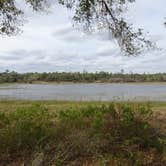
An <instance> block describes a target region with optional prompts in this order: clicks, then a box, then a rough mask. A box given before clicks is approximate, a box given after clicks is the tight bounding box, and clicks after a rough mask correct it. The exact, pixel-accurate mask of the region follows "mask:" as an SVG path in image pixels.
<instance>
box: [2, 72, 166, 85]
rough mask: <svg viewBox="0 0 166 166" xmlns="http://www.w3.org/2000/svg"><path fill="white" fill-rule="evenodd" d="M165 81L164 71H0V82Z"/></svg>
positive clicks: (165, 74)
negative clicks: (152, 72) (140, 72)
mask: <svg viewBox="0 0 166 166" xmlns="http://www.w3.org/2000/svg"><path fill="white" fill-rule="evenodd" d="M38 81H39V82H40V81H44V82H82V83H83V82H86V83H91V82H110V83H114V82H165V81H166V73H156V74H134V73H130V74H124V73H123V72H121V73H109V72H96V73H88V72H82V73H81V72H51V73H46V72H44V73H17V72H14V71H12V72H9V71H5V72H1V73H0V83H12V82H13V83H16V82H18V83H19V82H20V83H33V82H38Z"/></svg>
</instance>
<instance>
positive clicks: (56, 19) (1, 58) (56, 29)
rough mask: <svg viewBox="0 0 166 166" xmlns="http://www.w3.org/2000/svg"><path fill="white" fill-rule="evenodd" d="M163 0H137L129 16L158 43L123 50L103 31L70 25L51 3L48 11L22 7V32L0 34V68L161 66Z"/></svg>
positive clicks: (165, 38) (165, 42) (140, 69)
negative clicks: (125, 52) (149, 47)
mask: <svg viewBox="0 0 166 166" xmlns="http://www.w3.org/2000/svg"><path fill="white" fill-rule="evenodd" d="M165 7H166V0H158V1H154V0H136V3H134V4H132V5H130V6H129V11H128V13H127V16H128V20H129V22H131V23H133V24H134V26H135V28H140V27H141V28H144V31H145V32H148V38H150V39H151V40H152V41H154V42H155V43H156V44H157V47H159V48H160V49H156V50H151V51H148V52H144V53H142V54H141V55H139V56H133V57H127V56H124V55H123V54H122V53H121V52H120V49H119V47H118V45H117V44H116V42H115V41H114V40H111V39H110V37H109V34H108V33H107V32H93V33H92V34H90V33H88V34H87V33H84V32H82V31H81V30H78V29H76V28H74V27H73V26H72V24H73V22H72V12H71V11H69V10H67V9H65V8H64V7H62V6H60V5H58V4H55V5H53V6H52V7H51V8H50V9H49V12H48V13H47V14H45V13H33V12H32V11H31V10H30V9H28V8H25V10H26V12H25V19H26V20H27V21H26V22H25V24H24V26H23V27H22V30H23V32H22V33H21V34H19V35H16V36H12V37H5V36H0V72H2V71H5V70H6V69H8V70H10V71H13V70H14V71H16V72H21V73H24V72H54V71H59V72H61V71H66V72H68V71H71V72H75V71H80V72H82V71H88V72H96V71H107V72H119V71H120V70H121V69H124V71H125V72H134V73H144V72H145V73H158V72H166V28H165V27H164V26H163V22H164V17H166V8H165Z"/></svg>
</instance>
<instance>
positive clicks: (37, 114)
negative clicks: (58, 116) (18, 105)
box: [0, 105, 54, 152]
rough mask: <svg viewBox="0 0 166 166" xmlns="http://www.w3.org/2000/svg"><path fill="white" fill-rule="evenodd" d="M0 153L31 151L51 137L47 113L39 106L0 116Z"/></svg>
mask: <svg viewBox="0 0 166 166" xmlns="http://www.w3.org/2000/svg"><path fill="white" fill-rule="evenodd" d="M0 123H2V124H3V125H1V126H2V127H1V128H0V144H1V148H0V152H7V151H8V152H15V151H20V150H24V149H29V150H33V149H35V147H37V146H40V145H43V144H44V143H46V141H48V140H49V139H50V137H52V136H53V134H54V131H53V130H52V129H51V128H50V126H51V125H53V124H52V122H51V117H50V115H49V113H48V111H47V110H46V109H45V108H43V107H41V106H40V105H33V106H32V107H30V108H22V109H18V110H17V111H14V112H11V113H9V114H1V115H0Z"/></svg>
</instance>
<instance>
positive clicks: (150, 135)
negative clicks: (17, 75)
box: [0, 101, 166, 166]
mask: <svg viewBox="0 0 166 166" xmlns="http://www.w3.org/2000/svg"><path fill="white" fill-rule="evenodd" d="M165 106H166V104H165V103H108V102H105V103H101V102H54V101H47V102H27V101H1V103H0V165H2V166H5V165H10V166H11V165H18V166H20V165H22V164H25V165H35V166H38V165H44V166H63V165H64V166H66V165H73V166H79V165H80V166H81V165H82V166H85V165H86V166H90V165H91V166H93V165H94V166H107V165H110V166H120V165H122V166H125V165H126V166H135V165H136V166H137V165H138V166H139V165H140V166H142V165H147V166H148V165H149V166H153V165H155V166H158V165H160V166H165V165H166V136H165V134H166V133H165V130H164V128H163V126H164V124H165V122H166V121H165V119H164V118H163V121H161V119H157V117H158V114H156V113H157V112H158V111H159V110H162V111H163V110H164V108H166V107H165ZM154 115H155V116H154ZM159 115H161V114H159ZM158 120H159V121H160V125H156V123H157V124H158V122H159V121H158ZM162 125H163V126H162Z"/></svg>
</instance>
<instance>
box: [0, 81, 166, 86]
mask: <svg viewBox="0 0 166 166" xmlns="http://www.w3.org/2000/svg"><path fill="white" fill-rule="evenodd" d="M11 84H29V85H31V84H32V85H46V84H53V85H65V84H165V85H166V82H157V81H156V82H155V81H154V82H98V81H97V82H72V81H68V82H67V81H64V82H45V81H35V82H32V83H28V82H4V83H0V85H11Z"/></svg>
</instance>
